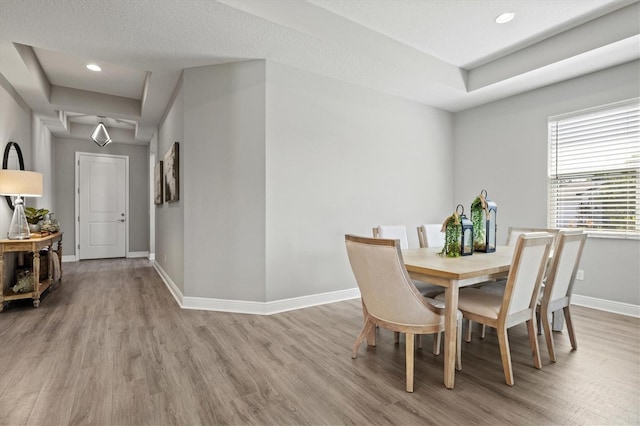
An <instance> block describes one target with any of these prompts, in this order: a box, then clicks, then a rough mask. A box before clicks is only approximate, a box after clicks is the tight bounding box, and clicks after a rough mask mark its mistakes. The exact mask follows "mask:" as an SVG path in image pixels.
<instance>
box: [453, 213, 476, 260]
mask: <svg viewBox="0 0 640 426" xmlns="http://www.w3.org/2000/svg"><path fill="white" fill-rule="evenodd" d="M458 207H459V208H461V209H462V212H460V213H459V215H460V225H461V226H462V232H461V240H460V254H461V255H462V256H469V255H470V254H473V223H472V222H471V221H470V220H469V219H467V217H466V216H465V215H464V206H463V205H462V204H458ZM458 207H456V213H458Z"/></svg>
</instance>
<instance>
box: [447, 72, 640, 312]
mask: <svg viewBox="0 0 640 426" xmlns="http://www.w3.org/2000/svg"><path fill="white" fill-rule="evenodd" d="M639 64H640V62H639V61H634V62H631V63H627V64H624V65H621V66H618V67H614V68H610V69H607V70H604V71H600V72H597V73H593V74H589V75H586V76H583V77H580V78H576V79H573V80H569V81H566V82H563V83H558V84H554V85H551V86H548V87H545V88H542V89H538V90H534V91H531V92H527V93H524V94H521V95H518V96H513V97H510V98H508V99H504V100H501V101H497V102H493V103H490V104H487V105H484V106H480V107H477V108H473V109H470V110H467V111H463V112H460V113H457V114H455V116H454V139H455V161H456V169H455V174H454V180H455V187H454V188H455V189H454V195H455V199H456V200H459V201H460V202H462V203H464V205H465V207H466V208H469V207H468V206H469V205H470V204H471V202H472V201H473V199H474V198H475V197H476V196H477V194H479V192H480V190H482V189H486V190H487V191H488V195H489V198H490V199H492V200H493V201H495V202H496V203H497V204H498V241H504V240H505V239H506V231H507V228H508V227H509V226H531V227H546V224H547V216H546V213H547V211H546V209H547V186H546V178H547V119H548V117H549V116H553V115H557V114H562V113H567V112H572V111H577V110H581V109H585V108H591V107H595V106H599V105H604V104H608V103H612V102H616V101H620V100H623V99H629V98H633V97H637V96H640V79H639V78H638V76H639V75H640V65H639ZM638 259H640V241H638V240H614V239H596V238H589V239H588V240H587V244H586V246H585V251H584V253H583V258H582V262H581V266H580V269H583V270H584V271H585V279H584V281H577V282H576V284H575V287H574V293H575V294H579V295H583V296H588V297H595V298H601V299H606V300H611V301H617V302H622V303H630V304H634V305H638V304H640V266H639V261H638Z"/></svg>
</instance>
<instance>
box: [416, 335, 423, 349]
mask: <svg viewBox="0 0 640 426" xmlns="http://www.w3.org/2000/svg"><path fill="white" fill-rule="evenodd" d="M416 346H417V347H418V349H422V334H416Z"/></svg>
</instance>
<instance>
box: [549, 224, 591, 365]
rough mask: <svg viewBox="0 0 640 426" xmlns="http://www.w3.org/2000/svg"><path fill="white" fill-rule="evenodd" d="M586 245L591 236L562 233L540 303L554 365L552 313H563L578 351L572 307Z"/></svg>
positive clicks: (572, 346)
mask: <svg viewBox="0 0 640 426" xmlns="http://www.w3.org/2000/svg"><path fill="white" fill-rule="evenodd" d="M586 241H587V234H585V233H584V232H582V231H577V232H576V231H562V232H560V234H559V236H558V243H557V245H556V251H555V254H554V256H553V259H552V261H551V265H550V267H549V271H548V273H547V278H546V282H545V285H544V290H543V292H542V297H541V298H540V300H539V302H538V310H539V315H538V319H539V321H541V322H542V328H543V329H544V336H545V340H546V342H547V349H548V351H549V358H550V359H551V361H552V362H556V355H555V350H554V346H553V333H552V327H551V324H550V322H549V317H550V314H551V313H553V312H556V311H559V310H560V309H562V311H563V313H564V319H565V322H566V324H567V331H568V332H569V340H570V341H571V348H572V349H574V350H575V349H578V344H577V343H576V335H575V331H574V329H573V322H572V321H571V310H570V305H571V294H572V291H573V283H574V281H575V278H576V271H577V270H578V264H579V263H580V258H581V256H582V250H583V248H584V244H585V242H586Z"/></svg>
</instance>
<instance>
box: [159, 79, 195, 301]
mask: <svg viewBox="0 0 640 426" xmlns="http://www.w3.org/2000/svg"><path fill="white" fill-rule="evenodd" d="M183 126H184V108H183V95H182V79H180V81H179V82H178V85H177V86H176V89H175V90H174V94H173V100H172V102H171V104H170V107H169V108H168V110H167V113H166V117H165V118H164V120H163V122H162V124H161V125H160V127H159V129H158V137H157V145H158V146H157V159H156V162H157V161H164V155H165V153H166V152H167V151H168V150H169V148H170V147H171V144H173V143H174V142H178V144H179V153H178V160H179V161H178V168H179V174H180V179H179V184H180V199H179V200H178V201H174V202H171V203H167V202H163V203H162V204H158V205H155V204H154V205H152V208H153V209H154V211H155V233H156V235H155V237H156V238H155V252H156V262H158V264H159V265H160V267H161V268H162V269H163V270H164V271H165V272H166V273H167V274H168V275H169V277H171V280H172V281H173V283H174V284H175V285H176V286H177V287H178V288H179V289H180V291H181V292H182V293H183V294H185V289H184V245H185V244H186V242H185V239H184V206H185V194H184V188H185V184H184V182H185V179H184V176H185V173H187V172H188V170H187V168H186V167H185V161H184V156H185V152H187V151H188V145H187V144H186V143H185V141H184V137H183Z"/></svg>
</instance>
